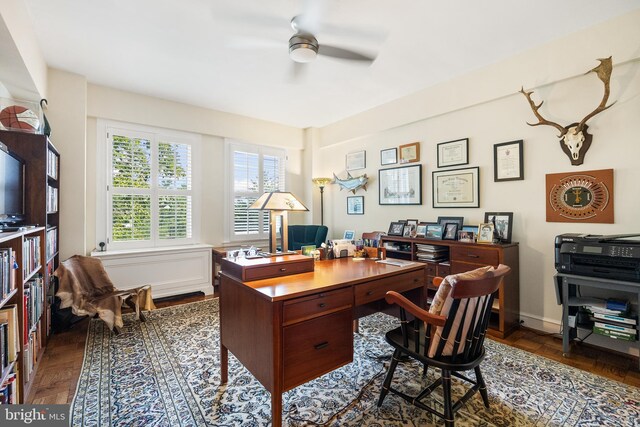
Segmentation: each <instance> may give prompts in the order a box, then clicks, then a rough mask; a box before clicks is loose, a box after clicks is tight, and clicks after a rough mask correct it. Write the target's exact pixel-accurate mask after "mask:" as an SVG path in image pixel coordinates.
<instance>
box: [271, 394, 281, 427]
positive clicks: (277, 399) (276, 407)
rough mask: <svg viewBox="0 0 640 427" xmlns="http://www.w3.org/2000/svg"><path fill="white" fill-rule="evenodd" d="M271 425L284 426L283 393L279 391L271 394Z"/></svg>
mask: <svg viewBox="0 0 640 427" xmlns="http://www.w3.org/2000/svg"><path fill="white" fill-rule="evenodd" d="M271 425H272V426H273V427H281V426H282V393H281V392H279V391H272V392H271Z"/></svg>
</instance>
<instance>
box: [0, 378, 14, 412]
mask: <svg viewBox="0 0 640 427" xmlns="http://www.w3.org/2000/svg"><path fill="white" fill-rule="evenodd" d="M17 377H18V374H17V372H15V371H14V372H11V373H10V374H9V375H7V378H6V379H5V380H4V381H3V383H2V384H0V404H1V405H14V404H17V403H18V381H16V378H17Z"/></svg>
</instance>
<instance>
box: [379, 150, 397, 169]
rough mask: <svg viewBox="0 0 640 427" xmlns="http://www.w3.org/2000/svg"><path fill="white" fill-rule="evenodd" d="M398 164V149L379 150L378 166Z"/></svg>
mask: <svg viewBox="0 0 640 427" xmlns="http://www.w3.org/2000/svg"><path fill="white" fill-rule="evenodd" d="M396 163H398V149H397V148H387V149H386V150H380V165H381V166H386V165H395V164H396Z"/></svg>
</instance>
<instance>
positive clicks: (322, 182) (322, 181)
mask: <svg viewBox="0 0 640 427" xmlns="http://www.w3.org/2000/svg"><path fill="white" fill-rule="evenodd" d="M311 181H312V182H313V184H314V185H315V186H316V187H318V188H319V189H320V225H324V187H326V186H327V184H330V183H331V181H333V179H331V178H313V179H312V180H311Z"/></svg>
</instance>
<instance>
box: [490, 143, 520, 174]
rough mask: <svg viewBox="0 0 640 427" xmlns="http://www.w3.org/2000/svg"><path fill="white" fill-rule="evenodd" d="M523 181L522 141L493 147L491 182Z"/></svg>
mask: <svg viewBox="0 0 640 427" xmlns="http://www.w3.org/2000/svg"><path fill="white" fill-rule="evenodd" d="M522 179H524V163H523V153H522V140H519V141H511V142H503V143H502V144H494V145H493V180H494V181H495V182H499V181H517V180H522Z"/></svg>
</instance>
